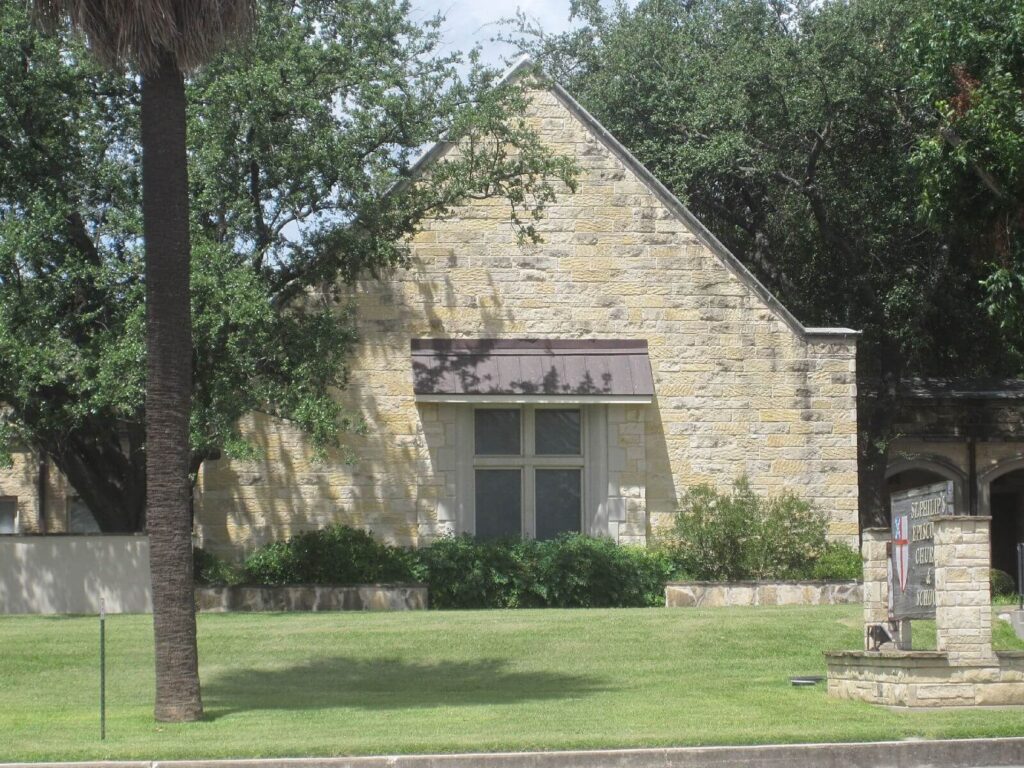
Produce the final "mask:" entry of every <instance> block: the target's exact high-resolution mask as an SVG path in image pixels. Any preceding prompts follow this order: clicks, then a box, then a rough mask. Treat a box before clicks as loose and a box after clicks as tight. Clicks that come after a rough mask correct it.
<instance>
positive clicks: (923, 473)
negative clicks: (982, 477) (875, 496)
mask: <svg viewBox="0 0 1024 768" xmlns="http://www.w3.org/2000/svg"><path fill="white" fill-rule="evenodd" d="M947 480H952V481H953V503H954V505H955V507H956V512H957V514H960V515H966V514H967V510H968V502H967V476H966V474H964V472H963V471H962V470H961V469H960V468H959V467H957V466H956V465H955V464H953V462H951V461H949V460H948V459H946V458H943V457H941V456H927V455H914V456H900V457H898V458H895V459H893V460H892V461H890V462H889V466H888V467H887V468H886V470H885V484H886V500H885V501H886V504H885V512H886V519H888V515H889V496H890V495H891V494H893V493H895V492H896V491H905V490H907V489H909V488H917V487H919V486H922V485H930V484H932V483H941V482H944V481H947Z"/></svg>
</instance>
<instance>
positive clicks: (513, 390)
mask: <svg viewBox="0 0 1024 768" xmlns="http://www.w3.org/2000/svg"><path fill="white" fill-rule="evenodd" d="M412 373H413V391H414V392H415V394H416V399H417V400H419V401H422V402H443V403H462V402H466V403H469V402H473V403H481V402H485V403H650V402H651V400H652V398H653V397H654V379H653V377H652V376H651V363H650V360H649V359H648V357H647V342H646V341H642V340H633V339H625V340H623V339H413V340H412Z"/></svg>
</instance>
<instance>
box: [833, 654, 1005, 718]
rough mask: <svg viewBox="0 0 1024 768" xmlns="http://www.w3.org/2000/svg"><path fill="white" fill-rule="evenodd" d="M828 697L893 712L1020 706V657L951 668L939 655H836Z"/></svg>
mask: <svg viewBox="0 0 1024 768" xmlns="http://www.w3.org/2000/svg"><path fill="white" fill-rule="evenodd" d="M825 658H826V661H827V663H828V694H829V696H835V697H837V698H841V699H856V700H859V701H867V702H870V703H872V704H884V705H887V706H894V707H973V706H982V705H1003V704H1024V651H1012V652H1011V651H1004V652H998V653H996V654H995V655H994V657H993V658H992V659H991V660H989V661H987V662H976V663H966V662H963V661H961V662H960V663H953V662H951V661H950V657H949V654H947V653H942V652H940V651H881V652H877V653H873V652H867V651H834V652H831V653H826V654H825Z"/></svg>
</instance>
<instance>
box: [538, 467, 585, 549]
mask: <svg viewBox="0 0 1024 768" xmlns="http://www.w3.org/2000/svg"><path fill="white" fill-rule="evenodd" d="M536 477H537V538H538V539H552V538H554V537H555V536H557V535H558V534H560V533H567V532H570V531H575V532H576V533H579V531H580V527H581V526H580V509H581V505H580V480H581V472H580V470H578V469H538V470H537V476H536Z"/></svg>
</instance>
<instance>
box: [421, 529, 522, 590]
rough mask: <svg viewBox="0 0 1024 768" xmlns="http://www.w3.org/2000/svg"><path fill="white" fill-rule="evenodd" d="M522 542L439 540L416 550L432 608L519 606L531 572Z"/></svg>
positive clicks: (467, 538)
mask: <svg viewBox="0 0 1024 768" xmlns="http://www.w3.org/2000/svg"><path fill="white" fill-rule="evenodd" d="M524 543H525V542H518V541H475V540H474V539H473V538H471V537H470V536H451V537H445V538H443V539H438V540H437V541H435V542H434V543H433V544H431V545H430V546H429V547H424V548H423V549H420V550H418V551H417V552H416V556H417V559H418V561H419V564H420V568H421V571H422V572H423V574H424V577H425V580H426V581H427V583H428V584H429V585H430V606H431V608H517V607H519V605H520V602H519V601H520V596H521V595H522V594H523V593H524V592H525V591H527V585H526V582H527V581H528V579H529V574H528V573H527V571H526V570H525V569H524V568H523V567H522V566H521V560H522V553H521V551H518V550H521V549H522V546H521V545H522V544H524Z"/></svg>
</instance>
